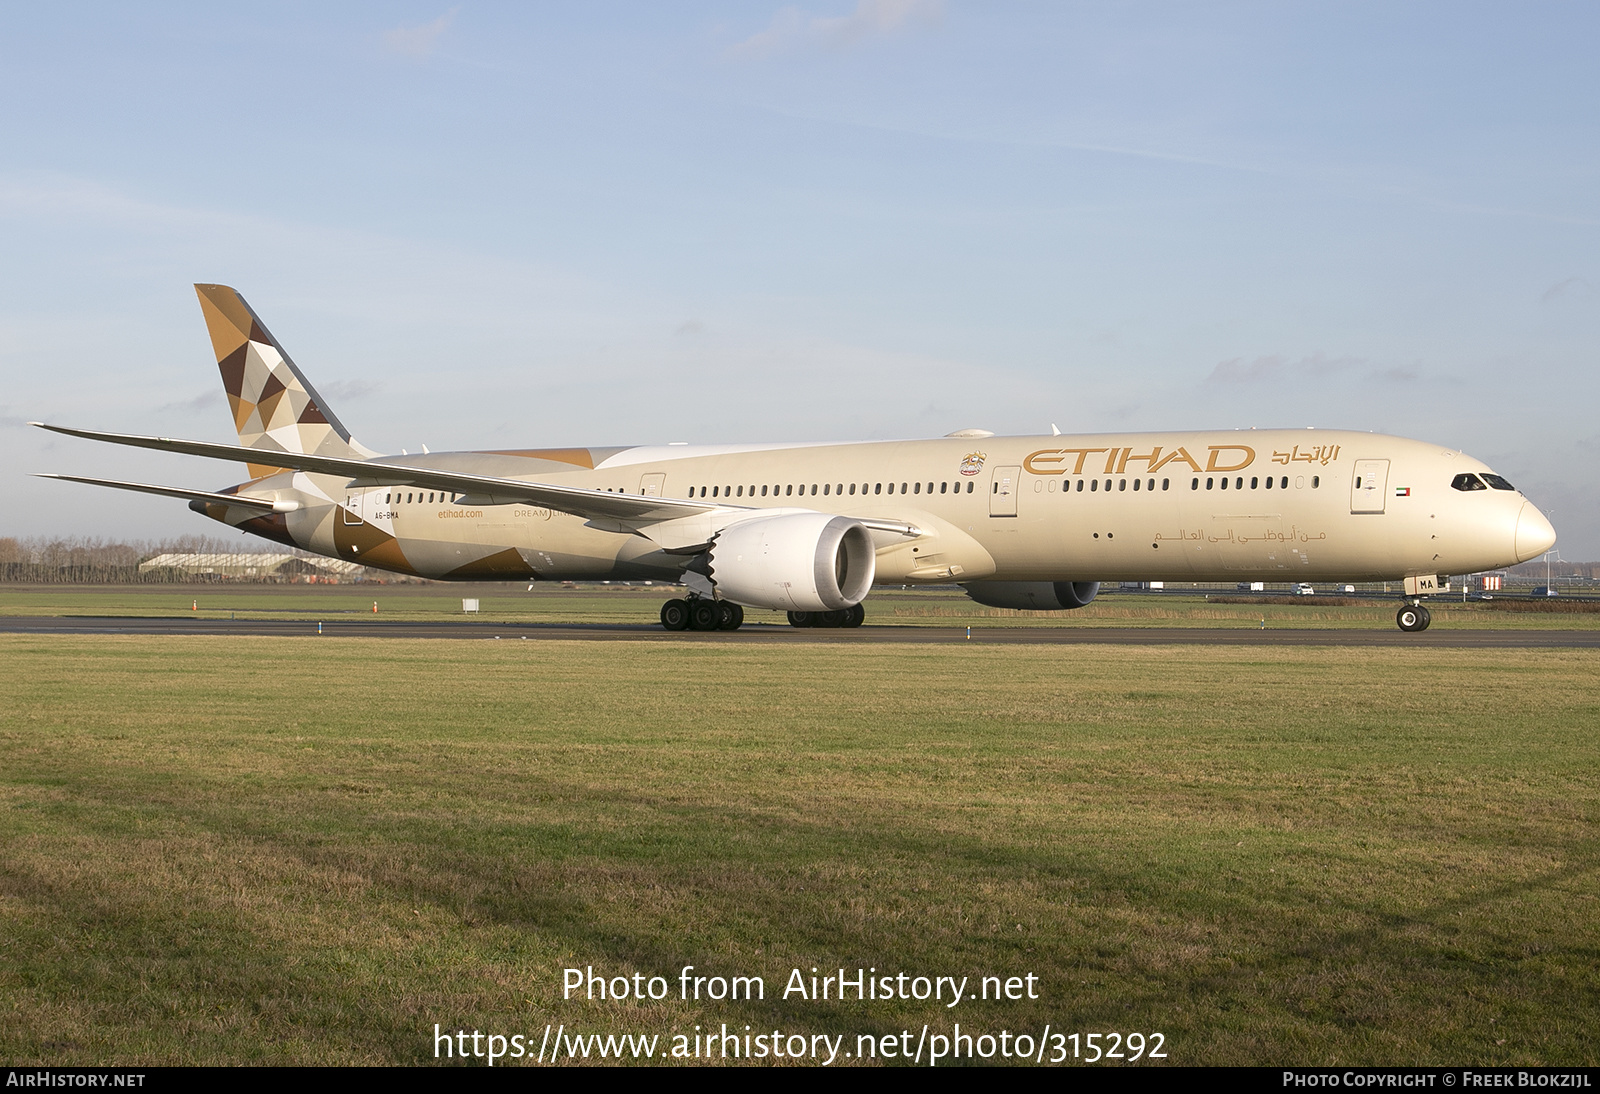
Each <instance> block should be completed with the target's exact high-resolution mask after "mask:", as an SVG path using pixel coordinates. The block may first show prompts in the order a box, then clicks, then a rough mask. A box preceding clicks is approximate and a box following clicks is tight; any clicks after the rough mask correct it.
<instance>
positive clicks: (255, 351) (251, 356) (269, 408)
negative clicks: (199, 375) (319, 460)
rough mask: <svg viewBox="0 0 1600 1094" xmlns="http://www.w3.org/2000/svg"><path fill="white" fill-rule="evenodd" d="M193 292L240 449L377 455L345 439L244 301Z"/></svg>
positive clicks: (210, 290)
mask: <svg viewBox="0 0 1600 1094" xmlns="http://www.w3.org/2000/svg"><path fill="white" fill-rule="evenodd" d="M194 291H195V292H196V293H197V294H198V295H199V297H200V310H201V312H203V313H204V314H205V317H206V330H207V331H209V332H210V334H211V345H212V348H213V349H215V350H216V353H217V367H218V368H219V369H221V370H222V386H223V388H224V389H225V390H226V391H227V393H228V409H229V410H231V411H232V412H233V424H234V426H235V427H236V428H237V429H238V431H239V443H240V444H242V445H244V446H245V447H246V448H259V449H263V450H266V451H270V452H304V453H309V454H312V455H319V456H341V457H345V458H354V459H366V458H368V457H371V456H374V455H376V453H375V452H373V451H372V450H371V449H369V448H367V447H366V446H364V445H362V444H360V443H358V442H357V441H356V440H355V439H354V438H353V437H351V436H350V431H349V430H347V429H345V427H344V426H343V425H342V424H341V423H340V421H339V419H338V418H337V417H335V416H334V413H333V411H332V410H330V409H329V408H328V404H327V403H326V402H324V401H323V398H322V396H320V395H318V394H317V392H316V389H315V388H313V387H312V386H311V382H310V381H309V380H307V379H306V378H305V376H304V375H302V374H301V372H300V370H299V369H298V368H296V367H295V364H294V362H293V361H291V360H289V355H288V354H287V353H284V352H283V347H282V346H280V345H278V340H277V339H276V338H274V337H272V335H271V334H270V333H269V332H268V331H267V328H266V327H265V326H264V325H263V324H262V322H261V320H260V318H258V317H257V316H256V313H255V312H254V311H252V310H251V309H250V305H249V304H246V303H245V302H244V297H242V296H240V295H239V294H238V293H237V292H235V291H234V290H232V289H230V288H228V286H226V285H196V286H195V287H194ZM251 470H252V473H255V468H254V467H252V469H251Z"/></svg>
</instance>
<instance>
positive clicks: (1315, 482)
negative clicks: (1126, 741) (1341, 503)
mask: <svg viewBox="0 0 1600 1094" xmlns="http://www.w3.org/2000/svg"><path fill="white" fill-rule="evenodd" d="M1321 485H1322V476H1321V475H1312V476H1311V489H1313V490H1315V489H1316V488H1317V487H1319V486H1321Z"/></svg>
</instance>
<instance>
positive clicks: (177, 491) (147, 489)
mask: <svg viewBox="0 0 1600 1094" xmlns="http://www.w3.org/2000/svg"><path fill="white" fill-rule="evenodd" d="M34 478H36V479H61V480H63V481H65V482H86V483H88V484H89V485H90V486H109V487H112V488H113V489H116V490H137V491H138V492H139V493H141V494H163V495H165V496H166V497H169V498H188V499H189V500H190V501H212V502H220V503H221V504H223V505H234V506H238V507H239V508H241V509H259V510H261V511H262V512H264V513H287V512H291V511H292V510H295V509H298V508H300V503H299V502H297V501H272V500H271V499H268V498H248V497H241V496H239V495H238V494H216V493H212V492H211V491H209V490H185V489H183V488H182V487H181V486H152V485H150V484H149V483H144V482H122V481H121V480H119V479H86V478H84V477H83V476H82V475H48V474H43V473H41V474H36V475H34Z"/></svg>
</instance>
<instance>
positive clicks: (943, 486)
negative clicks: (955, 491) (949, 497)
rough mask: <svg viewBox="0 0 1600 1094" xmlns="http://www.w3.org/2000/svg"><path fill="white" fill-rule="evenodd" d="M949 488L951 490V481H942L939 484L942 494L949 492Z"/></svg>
mask: <svg viewBox="0 0 1600 1094" xmlns="http://www.w3.org/2000/svg"><path fill="white" fill-rule="evenodd" d="M949 490H950V484H949V483H947V482H941V483H940V484H939V493H941V494H944V493H948V492H949Z"/></svg>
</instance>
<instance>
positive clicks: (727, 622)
mask: <svg viewBox="0 0 1600 1094" xmlns="http://www.w3.org/2000/svg"><path fill="white" fill-rule="evenodd" d="M661 625H662V626H663V627H665V628H666V629H667V630H669V631H690V630H694V631H736V630H738V629H739V628H740V627H742V626H743V625H744V609H743V608H741V607H740V606H739V605H737V604H735V603H733V601H731V600H707V599H706V598H705V597H702V596H691V597H689V599H687V600H669V601H667V602H666V603H665V604H663V605H661Z"/></svg>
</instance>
